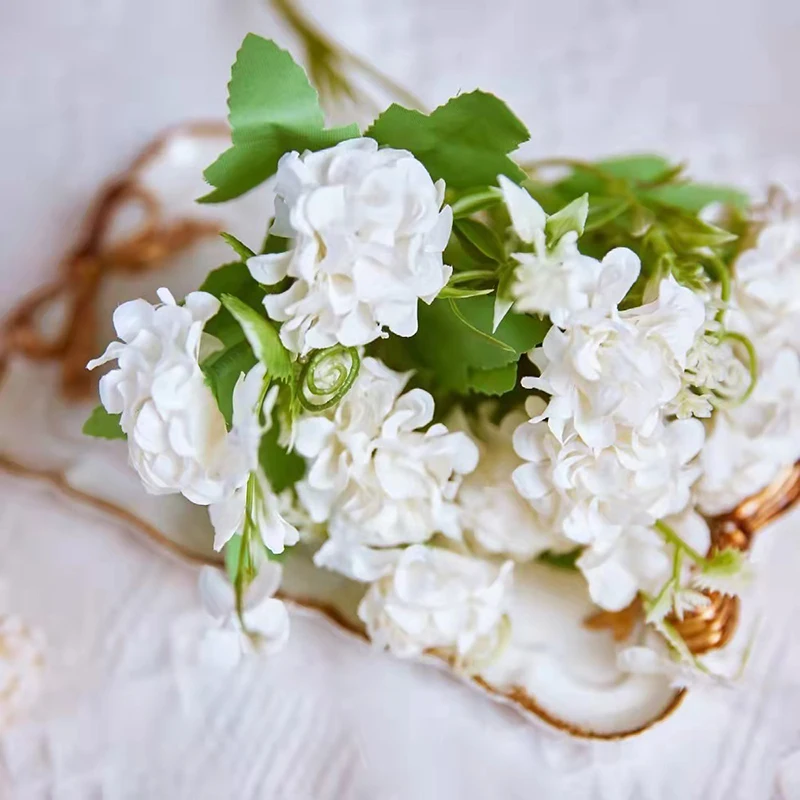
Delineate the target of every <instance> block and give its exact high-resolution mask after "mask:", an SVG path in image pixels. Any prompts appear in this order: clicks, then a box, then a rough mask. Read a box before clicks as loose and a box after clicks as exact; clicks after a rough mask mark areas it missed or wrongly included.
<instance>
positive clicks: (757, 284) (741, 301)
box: [731, 193, 800, 355]
mask: <svg viewBox="0 0 800 800" xmlns="http://www.w3.org/2000/svg"><path fill="white" fill-rule="evenodd" d="M766 217H767V218H766V221H765V223H764V224H763V226H762V227H761V230H760V232H759V234H758V237H757V239H756V242H755V246H754V247H752V248H750V249H749V250H745V251H744V252H743V253H742V254H741V255H740V256H739V258H738V259H737V261H736V264H735V265H734V273H735V280H734V282H733V300H734V308H733V312H732V315H731V324H732V326H733V327H735V328H736V329H738V330H742V331H743V332H744V333H746V334H747V335H748V336H750V338H751V339H752V340H753V342H754V343H755V345H756V348H757V349H758V351H759V353H760V354H763V355H766V354H767V353H769V352H770V351H774V350H777V349H779V348H781V347H783V346H787V345H788V346H790V347H792V348H793V349H794V350H796V351H800V205H798V204H797V203H789V202H788V200H787V198H786V197H785V196H784V195H782V194H777V193H776V194H775V195H774V196H773V197H772V198H771V205H770V208H769V209H768V211H767V215H766Z"/></svg>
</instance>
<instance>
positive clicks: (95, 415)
mask: <svg viewBox="0 0 800 800" xmlns="http://www.w3.org/2000/svg"><path fill="white" fill-rule="evenodd" d="M120 416H121V415H120V414H109V413H108V411H106V410H105V409H104V408H103V406H97V408H95V409H94V411H92V413H91V414H90V415H89V419H87V420H86V422H85V423H84V424H83V432H84V434H86V436H94V437H96V438H98V439H127V438H128V437H127V436H126V435H125V433H124V431H123V430H122V428H120V426H119V419H120Z"/></svg>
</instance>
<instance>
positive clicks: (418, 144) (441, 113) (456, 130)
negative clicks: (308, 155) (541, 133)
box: [364, 91, 530, 189]
mask: <svg viewBox="0 0 800 800" xmlns="http://www.w3.org/2000/svg"><path fill="white" fill-rule="evenodd" d="M364 135H365V136H370V137H372V138H373V139H375V140H377V141H378V142H380V144H383V145H388V146H389V147H398V148H402V149H405V150H410V151H411V152H412V153H413V154H414V155H415V156H416V157H417V158H418V159H419V160H420V161H421V162H422V163H423V164H424V165H425V167H426V168H427V170H428V172H430V174H431V176H432V177H433V178H434V180H438V179H439V178H443V179H444V181H445V183H446V184H447V185H448V186H449V187H451V188H453V189H471V188H473V187H480V186H487V185H494V184H495V183H496V182H497V176H498V175H506V176H507V177H509V178H511V179H512V180H514V181H517V183H520V182H522V181H523V180H525V173H524V172H523V171H522V170H521V169H520V168H519V166H517V165H516V164H515V163H514V162H513V161H512V160H511V159H510V158H509V157H508V154H509V153H511V152H512V151H514V150H516V149H517V147H519V145H520V144H522V142H525V141H527V140H528V139H529V138H530V134H529V133H528V130H527V128H526V127H525V126H524V125H523V124H522V123H521V122H520V121H519V119H517V117H516V116H515V115H514V114H513V113H512V112H511V110H510V109H509V108H508V106H507V105H506V104H505V103H504V102H503V101H502V100H500V99H498V98H497V97H495V96H494V95H492V94H487V93H486V92H481V91H475V92H470V93H469V94H462V95H459V96H458V97H454V98H453V99H452V100H449V101H448V102H447V103H445V104H444V105H443V106H439V108H437V109H435V110H434V111H433V112H432V113H431V114H430V115H428V116H426V115H425V114H422V113H420V112H419V111H412V110H410V109H408V108H403V107H402V106H399V105H397V104H393V105H391V106H390V107H389V108H388V109H387V110H386V111H384V112H383V114H381V115H380V116H379V117H378V119H376V120H375V122H373V123H372V126H371V127H370V128H369V129H368V130H367V131H366V132H365V134H364Z"/></svg>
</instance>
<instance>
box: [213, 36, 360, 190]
mask: <svg viewBox="0 0 800 800" xmlns="http://www.w3.org/2000/svg"><path fill="white" fill-rule="evenodd" d="M228 110H229V113H228V119H229V120H230V124H231V138H232V142H233V146H232V147H231V148H229V149H228V150H226V151H225V152H224V153H223V154H222V155H221V156H220V157H219V158H218V159H217V160H216V161H215V162H214V163H213V164H212V165H211V166H210V167H208V169H207V170H206V171H205V173H204V176H205V179H206V180H207V181H208V182H209V183H210V184H211V185H212V186H214V187H215V189H214V191H212V192H210V193H209V194H207V195H206V196H205V197H201V198H200V202H201V203H220V202H223V201H225V200H231V199H232V198H234V197H238V196H239V195H241V194H244V193H245V192H247V191H249V190H250V189H252V188H254V187H255V186H258V185H259V184H260V183H262V182H263V181H265V180H266V179H267V178H269V177H270V176H271V175H273V174H274V173H275V170H276V169H277V166H278V160H279V159H280V157H281V156H282V155H283V154H284V153H286V152H287V151H289V150H301V151H302V150H320V149H322V148H325V147H331V146H332V145H334V144H337V143H338V142H341V141H343V140H344V139H352V138H354V137H356V136H358V135H359V133H358V127H357V126H356V125H350V126H348V127H345V128H331V129H329V130H325V129H324V118H323V114H322V109H321V108H320V105H319V97H318V95H317V92H316V90H315V89H314V88H313V87H312V86H311V84H310V83H309V82H308V78H307V77H306V74H305V73H304V72H303V70H302V68H301V67H299V66H298V65H297V64H296V63H295V62H294V60H293V59H292V57H291V56H290V55H289V53H287V52H286V51H285V50H281V48H279V47H278V46H277V45H276V44H275V43H274V42H272V41H269V40H267V39H262V38H261V37H260V36H256V35H254V34H252V33H251V34H248V35H247V36H246V37H245V40H244V42H243V43H242V46H241V48H240V49H239V52H238V53H237V55H236V62H235V63H234V65H233V68H232V69H231V80H230V83H229V84H228Z"/></svg>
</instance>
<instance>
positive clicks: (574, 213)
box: [545, 194, 589, 245]
mask: <svg viewBox="0 0 800 800" xmlns="http://www.w3.org/2000/svg"><path fill="white" fill-rule="evenodd" d="M588 213H589V195H588V194H582V195H581V196H580V197H578V198H576V199H575V200H573V201H572V202H571V203H569V204H568V205H566V206H564V208H562V209H561V210H560V211H556V213H555V214H551V215H550V216H549V217H548V218H547V222H546V223H545V233H546V234H547V243H548V245H554V244H556V242H558V241H559V240H560V239H561V237H562V236H564V234H566V233H569V232H570V231H574V232H575V233H577V234H578V236H581V235H582V234H583V229H584V227H585V225H586V217H587V215H588Z"/></svg>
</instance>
